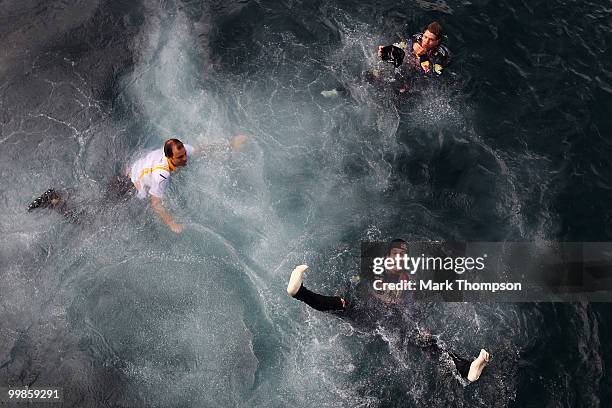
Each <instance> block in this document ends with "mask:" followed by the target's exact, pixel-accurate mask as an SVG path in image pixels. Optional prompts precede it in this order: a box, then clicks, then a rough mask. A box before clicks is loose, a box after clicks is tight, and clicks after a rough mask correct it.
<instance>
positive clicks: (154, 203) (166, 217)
mask: <svg viewBox="0 0 612 408" xmlns="http://www.w3.org/2000/svg"><path fill="white" fill-rule="evenodd" d="M151 207H153V210H155V212H156V213H157V215H159V218H161V219H162V221H163V222H164V224H166V225H167V226H168V227H169V228H170V229H171V230H172V232H174V233H176V234H180V233H181V231H183V226H182V225H181V224H177V223H176V222H174V220H173V219H172V216H171V215H170V213H169V212H168V210H166V209H165V208H164V206H163V205H162V201H161V199H160V198H159V197H155V196H153V195H152V196H151Z"/></svg>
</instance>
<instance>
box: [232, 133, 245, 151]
mask: <svg viewBox="0 0 612 408" xmlns="http://www.w3.org/2000/svg"><path fill="white" fill-rule="evenodd" d="M246 140H247V137H246V136H245V135H238V136H236V137H234V138H233V139H232V141H231V142H230V146H231V147H232V149H234V150H238V149H240V146H242V145H243V144H244V142H246Z"/></svg>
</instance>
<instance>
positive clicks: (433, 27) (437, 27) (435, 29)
mask: <svg viewBox="0 0 612 408" xmlns="http://www.w3.org/2000/svg"><path fill="white" fill-rule="evenodd" d="M425 30H426V31H429V32H430V33H432V34H433V35H435V36H436V39H438V40H441V39H442V36H443V35H444V30H443V29H442V24H440V23H438V22H437V21H433V22H431V23H429V25H428V26H427V28H426V29H425ZM423 32H425V31H423Z"/></svg>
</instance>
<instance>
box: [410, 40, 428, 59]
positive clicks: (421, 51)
mask: <svg viewBox="0 0 612 408" xmlns="http://www.w3.org/2000/svg"><path fill="white" fill-rule="evenodd" d="M412 52H413V53H414V55H416V56H417V57H418V56H419V55H423V54H425V53H426V52H427V50H426V49H425V48H423V47H421V44H419V43H418V42H415V43H414V44H412Z"/></svg>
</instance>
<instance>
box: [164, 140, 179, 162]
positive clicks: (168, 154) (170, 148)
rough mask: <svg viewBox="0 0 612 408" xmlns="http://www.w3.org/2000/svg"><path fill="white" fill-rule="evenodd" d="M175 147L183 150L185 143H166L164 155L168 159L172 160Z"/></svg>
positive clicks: (175, 141)
mask: <svg viewBox="0 0 612 408" xmlns="http://www.w3.org/2000/svg"><path fill="white" fill-rule="evenodd" d="M174 146H176V148H177V149H181V148H183V142H181V141H180V140H178V139H168V140H166V142H165V143H164V155H166V157H169V158H172V155H173V152H174V150H173V148H174Z"/></svg>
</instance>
